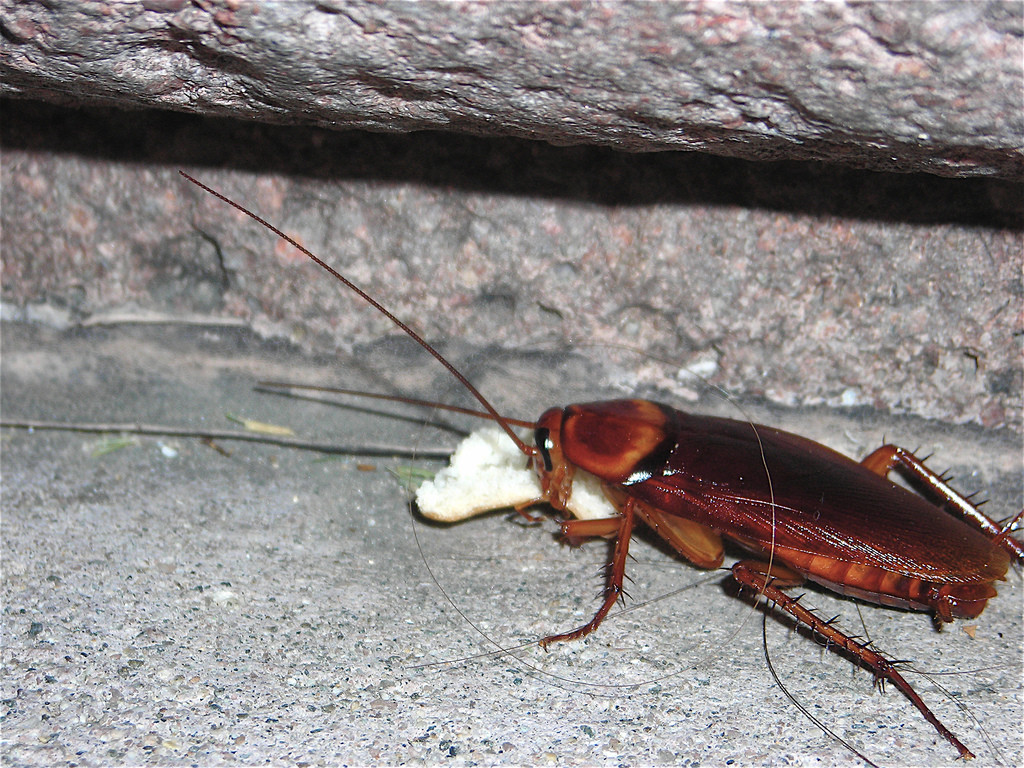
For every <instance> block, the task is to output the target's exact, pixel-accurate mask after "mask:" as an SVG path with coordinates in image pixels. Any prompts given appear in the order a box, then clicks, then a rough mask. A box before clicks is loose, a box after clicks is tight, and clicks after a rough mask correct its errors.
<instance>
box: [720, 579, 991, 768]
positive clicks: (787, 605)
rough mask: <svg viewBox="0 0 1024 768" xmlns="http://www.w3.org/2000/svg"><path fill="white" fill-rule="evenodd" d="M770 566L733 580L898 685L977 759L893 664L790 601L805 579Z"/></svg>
mask: <svg viewBox="0 0 1024 768" xmlns="http://www.w3.org/2000/svg"><path fill="white" fill-rule="evenodd" d="M767 571H768V564H767V563H761V562H757V561H755V560H741V561H739V562H738V563H736V564H735V565H734V566H733V567H732V576H733V578H734V579H736V581H738V582H739V583H740V584H742V585H743V586H746V587H749V588H750V589H753V590H756V591H757V592H758V594H762V595H764V596H765V598H766V599H767V600H768V601H769V602H772V603H775V605H776V606H778V607H779V608H781V609H782V610H784V611H786V613H788V614H790V615H791V616H793V617H794V618H796V620H797V621H799V622H800V623H802V624H805V625H807V626H808V627H810V629H811V630H812V631H813V632H815V633H816V634H818V635H820V636H821V637H823V638H825V640H826V641H827V642H828V643H831V644H832V645H836V646H839V647H840V648H842V649H843V650H845V651H846V652H847V653H849V654H851V655H852V656H855V657H856V658H858V659H860V661H861V662H862V663H863V664H864V665H865V666H866V667H868V668H869V669H870V670H871V671H872V672H874V674H875V676H876V677H878V678H880V679H885V680H888V681H889V682H891V683H892V684H893V685H895V686H896V687H897V688H898V689H899V690H900V692H901V693H902V694H903V695H904V696H906V697H907V698H908V699H910V701H911V702H912V703H913V705H914V706H915V707H917V708H918V710H920V712H921V714H922V715H924V719H925V720H927V721H928V722H929V723H931V724H932V725H933V726H935V729H936V730H937V731H938V732H939V733H941V734H942V736H943V737H944V738H945V739H946V740H947V741H949V743H950V744H952V745H953V746H954V747H956V748H957V750H959V752H960V756H961V757H974V755H973V754H972V753H971V751H970V750H969V749H968V748H967V747H965V746H964V745H963V744H962V743H961V742H960V740H959V739H958V738H957V737H956V736H954V735H953V733H952V732H951V731H950V730H949V729H948V728H946V726H944V725H943V724H942V723H941V722H939V719H938V718H937V717H936V716H935V715H934V714H933V713H932V711H931V710H930V709H928V706H927V705H926V704H925V703H924V701H923V700H922V699H921V697H920V696H919V695H918V694H917V691H915V690H914V689H913V688H912V687H911V686H910V683H908V682H907V681H906V680H905V679H904V677H903V676H902V675H901V674H900V673H899V672H898V671H897V670H896V667H895V665H894V664H893V662H891V661H889V659H887V658H885V657H884V656H882V654H880V653H878V652H877V651H875V650H873V649H872V648H870V647H869V646H867V645H865V644H864V643H860V642H858V641H856V640H854V639H853V638H852V637H850V636H848V635H845V634H843V632H841V631H840V630H839V629H837V628H836V627H835V626H834V625H833V624H832V622H831V621H826V620H824V619H822V618H821V617H820V616H818V615H816V614H815V613H814V612H813V611H811V610H810V609H808V608H805V607H804V606H803V605H801V604H800V601H799V600H798V599H797V598H794V597H790V596H789V595H787V594H786V593H785V592H783V591H782V587H784V586H795V585H796V584H799V583H800V582H801V581H802V577H801V576H800V575H799V574H797V573H794V572H793V571H790V570H789V569H788V568H781V567H780V566H778V565H772V566H771V572H772V575H771V576H768V575H766V574H767Z"/></svg>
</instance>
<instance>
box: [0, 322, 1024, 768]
mask: <svg viewBox="0 0 1024 768" xmlns="http://www.w3.org/2000/svg"><path fill="white" fill-rule="evenodd" d="M2 341H3V360H2V375H3V378H2V384H3V387H2V397H3V400H2V409H3V416H4V418H5V419H13V418H16V417H34V418H46V419H54V420H78V421H97V420H106V421H130V420H138V421H145V422H149V423H165V424H177V425H183V424H191V425H212V426H223V427H225V428H230V427H231V426H232V425H231V424H229V423H227V422H226V421H225V420H224V419H223V414H224V413H226V412H231V413H237V414H240V415H244V416H246V417H249V418H256V419H262V420H265V421H271V422H276V423H282V424H288V425H290V426H292V427H294V428H295V429H296V430H298V431H299V432H300V434H303V435H308V436H311V437H316V438H319V439H325V440H334V441H337V442H346V443H348V442H357V441H360V440H367V439H372V440H373V441H375V442H376V441H394V442H398V443H404V444H415V443H417V442H419V443H421V444H436V443H441V442H443V443H445V444H452V443H454V441H455V438H453V437H452V436H444V435H440V436H438V435H435V434H425V432H424V429H423V428H422V427H420V426H418V425H417V424H416V423H414V422H413V423H410V422H403V421H397V420H394V419H388V418H384V417H382V416H380V415H378V414H376V413H373V412H372V411H373V410H375V409H376V406H375V407H374V408H371V409H367V410H363V411H353V410H344V411H343V410H339V409H333V408H327V407H324V406H319V405H315V404H311V403H308V402H301V401H292V400H287V399H284V398H279V397H271V396H268V395H261V394H258V393H255V392H253V391H252V382H253V381H254V380H255V379H256V378H259V377H283V378H288V379H291V380H305V381H317V382H327V381H330V382H334V383H343V382H348V383H352V384H355V385H356V386H365V387H369V388H375V389H380V388H381V380H380V378H379V376H381V375H394V372H395V371H396V370H401V371H402V372H403V378H402V382H403V386H405V385H406V383H408V386H409V388H410V389H413V390H417V389H420V388H421V385H422V384H423V383H424V382H428V381H431V380H433V379H434V378H436V376H435V371H434V369H433V368H432V367H431V366H432V364H431V363H430V362H429V361H423V360H422V359H421V358H420V357H411V356H410V355H411V353H410V352H409V349H408V347H407V346H405V345H398V346H397V347H396V348H394V349H375V350H372V351H369V352H368V353H367V354H366V355H365V356H364V357H363V358H362V360H361V361H360V363H359V364H358V365H357V366H353V365H347V364H344V363H343V362H336V361H325V360H310V359H307V358H303V357H299V356H297V355H295V354H293V353H292V352H290V351H288V350H282V349H280V348H271V347H267V346H261V345H260V344H259V343H257V342H256V341H255V340H253V339H252V338H251V337H250V336H248V335H246V334H244V333H242V332H239V331H231V330H223V329H221V330H214V329H204V328H195V327H191V328H178V327H150V328H137V327H129V328H109V329H90V330H72V331H67V332H63V333H59V332H55V331H52V330H48V329H46V328H42V327H38V326H27V325H21V324H10V323H8V324H5V325H4V327H3V339H2ZM550 363H551V361H550V359H539V358H527V357H524V358H522V359H511V358H508V357H506V358H505V359H503V360H502V361H501V366H500V367H499V368H498V369H496V370H495V369H491V370H489V371H486V373H487V374H488V375H485V376H483V378H482V380H481V382H480V383H481V384H482V386H483V388H484V389H485V391H488V392H493V393H496V395H497V399H499V401H501V402H509V401H512V400H515V397H514V396H515V395H518V396H519V399H520V401H521V402H525V403H532V407H536V404H537V397H536V396H531V395H527V394H524V393H523V392H522V390H523V389H524V387H523V382H524V381H530V380H544V379H545V377H550V376H553V377H556V378H557V377H560V376H564V377H565V381H566V382H570V381H573V380H574V377H576V376H578V375H579V374H580V371H579V370H577V369H575V368H574V367H573V363H572V362H571V361H570V362H568V363H566V364H565V365H564V366H561V367H554V366H552V365H551V364H550ZM531 366H532V367H531ZM577 394H578V393H577V392H576V391H573V390H571V389H570V388H569V386H568V384H567V385H566V386H565V387H564V388H563V389H562V390H561V391H560V392H559V399H562V398H573V397H575V396H576V395H577ZM531 397H532V400H531ZM503 398H508V399H503ZM544 404H545V405H547V404H549V401H548V400H545V402H544ZM364 406H365V404H364ZM385 408H386V409H387V408H390V406H385ZM752 412H753V414H754V416H755V417H756V418H757V419H759V420H763V421H767V422H771V423H775V424H777V425H779V426H782V427H784V428H788V429H792V430H794V431H800V432H803V433H805V434H808V435H809V436H811V437H815V438H816V439H820V440H825V441H827V442H829V443H830V444H831V445H833V446H834V447H837V448H839V449H840V450H843V451H844V452H847V453H850V454H853V455H860V454H863V453H865V452H866V451H868V450H870V448H872V447H874V446H876V445H877V444H878V443H879V442H880V440H881V439H882V438H883V436H885V437H886V438H888V439H890V440H894V441H898V442H902V443H904V444H907V445H908V446H909V447H911V448H916V447H917V446H919V445H920V446H923V447H924V448H925V449H926V450H934V451H935V453H936V457H935V459H934V460H933V463H935V464H936V465H937V466H939V467H940V468H941V467H943V466H946V465H951V466H953V467H954V470H955V471H956V474H958V475H959V476H960V477H961V484H962V485H963V486H965V487H968V489H970V490H973V489H982V490H983V491H984V492H985V494H987V495H988V496H990V497H991V499H992V502H991V504H990V505H989V507H988V509H989V510H991V511H992V514H994V515H1004V514H1007V513H1011V512H1013V511H1014V510H1015V509H1018V508H1019V505H1020V503H1021V487H1020V445H1019V440H1018V439H1017V438H1015V437H1010V436H1007V435H1006V434H1005V433H998V432H997V433H991V432H984V431H981V430H979V429H972V428H963V429H954V428H950V427H947V426H942V425H939V426H936V425H934V424H930V423H928V422H924V421H921V420H912V419H902V420H896V421H892V420H885V421H882V420H880V419H878V418H877V417H869V416H865V414H864V413H859V414H854V413H850V414H848V415H843V414H842V413H838V414H837V413H834V412H826V411H789V412H784V411H774V412H769V411H764V410H760V409H757V408H754V409H752ZM520 413H521V415H529V412H528V411H521V412H520ZM101 445H102V443H101V439H100V438H99V437H97V436H92V435H82V434H73V433H42V432H36V433H27V432H24V431H17V430H4V432H3V442H2V449H3V452H2V470H3V498H2V502H3V572H4V576H3V585H2V601H3V614H2V624H0V629H2V633H3V643H2V645H3V649H2V654H3V655H2V662H3V673H2V682H0V698H2V700H3V701H2V705H3V735H2V738H3V758H4V762H5V764H7V765H12V766H22V765H24V766H42V765H47V766H52V765H110V764H140V763H145V764H160V765H218V764H227V763H232V764H266V763H272V764H286V763H299V764H319V763H331V764H337V765H342V764H347V765H368V764H371V763H374V764H380V763H383V764H407V763H412V764H427V765H435V764H445V765H456V766H457V765H503V764H509V765H521V764H553V765H554V764H562V765H654V764H665V765H697V764H698V763H699V764H703V765H723V764H739V765H752V764H771V765H794V764H796V765H837V764H857V763H858V761H857V760H856V758H854V757H853V756H852V755H851V754H850V753H848V752H846V751H844V750H843V748H842V747H840V746H838V745H837V744H836V743H834V742H833V741H831V740H829V739H827V738H826V737H824V736H823V735H822V734H821V733H820V732H819V731H818V730H817V728H815V727H814V726H813V725H812V724H811V723H810V722H808V720H807V719H806V718H805V717H804V716H802V715H801V714H800V713H799V712H798V711H797V710H796V709H795V708H794V707H793V706H792V705H791V704H790V703H789V702H788V701H787V700H786V699H785V698H784V697H783V696H782V694H781V693H780V691H779V690H778V687H777V686H776V685H775V684H774V683H773V681H772V679H771V677H770V675H769V674H768V671H767V670H766V668H765V663H764V659H763V655H762V654H763V652H762V648H761V617H760V614H759V613H757V612H753V611H751V609H750V607H749V606H748V604H747V603H745V602H743V601H742V600H740V599H737V598H735V597H733V596H731V595H730V594H728V590H727V588H725V587H723V584H724V583H726V582H725V579H724V574H721V573H712V574H707V573H705V572H701V571H699V570H697V569H695V568H692V567H690V566H687V565H686V564H683V563H680V562H679V561H678V560H676V559H674V558H673V557H671V556H670V555H669V554H667V553H666V552H664V551H663V550H662V549H661V548H659V547H658V546H657V545H655V544H653V543H652V542H651V541H649V540H639V541H637V542H636V544H635V545H634V547H633V550H632V553H633V555H634V557H635V562H632V563H631V564H630V574H631V575H632V577H633V579H634V581H633V583H632V584H631V586H630V592H631V594H632V597H633V599H632V600H631V601H630V602H629V603H628V607H629V608H630V609H631V610H630V611H629V612H622V611H618V610H616V611H614V612H613V617H612V618H611V619H609V621H607V622H606V624H605V625H604V626H603V627H602V628H601V630H600V631H599V632H598V633H597V634H596V635H595V636H593V637H591V638H589V639H588V640H586V641H584V642H579V643H575V644H573V645H568V646H564V647H557V648H554V649H552V651H551V652H549V653H544V652H543V651H541V650H539V649H538V648H537V647H536V645H535V644H532V642H531V641H535V640H536V639H537V638H538V637H541V636H543V635H545V634H547V633H550V632H552V631H556V630H563V629H566V628H569V627H570V626H573V625H574V624H576V623H577V622H580V621H581V620H583V619H584V618H585V617H588V616H589V615H590V614H591V612H592V611H593V610H594V608H595V607H596V598H595V596H596V594H597V591H598V589H599V585H600V581H599V577H598V575H597V567H598V565H599V564H600V563H601V562H602V561H603V558H604V556H605V548H604V547H603V546H601V545H595V544H590V545H588V546H586V547H585V548H584V549H583V550H581V551H571V550H569V549H567V548H565V547H560V546H559V545H558V543H557V542H556V541H555V540H554V538H553V536H552V533H553V531H554V526H553V525H552V524H548V525H546V526H544V527H532V528H531V527H524V526H522V525H520V524H518V523H516V522H514V521H511V520H509V519H507V518H506V517H505V516H503V515H500V514H499V515H494V516H491V517H488V518H483V519H479V520H474V521H469V522H467V523H464V524H461V525H457V526H452V527H432V526H428V525H425V524H423V523H421V522H418V521H416V520H414V519H413V518H412V516H411V515H410V513H409V511H408V509H407V506H406V501H405V495H404V492H403V490H402V489H401V488H400V487H399V486H398V484H397V483H396V482H395V480H394V479H393V478H392V476H391V474H389V472H387V471H386V469H387V468H389V467H392V468H393V467H395V466H397V465H410V464H412V463H417V464H419V462H413V461H412V460H410V459H408V458H398V459H380V458H366V457H348V458H342V459H333V460H322V458H321V457H319V456H318V455H316V454H310V453H305V452H300V451H294V450H286V449H282V448H276V447H269V446H261V445H251V444H228V443H224V444H223V447H225V448H229V449H230V450H231V455H230V456H225V455H222V454H221V453H218V452H216V451H215V450H213V449H211V448H209V447H207V446H205V445H203V444H201V443H199V442H198V441H193V440H188V439H166V438H165V439H159V438H137V439H136V440H135V441H134V443H133V444H132V445H130V446H127V447H124V448H122V449H120V450H116V451H113V452H110V453H106V454H101V453H100V452H99V451H98V448H100V447H101ZM361 465H365V466H361ZM424 466H426V467H430V466H436V463H435V464H434V465H432V464H430V463H429V462H427V463H425V464H424ZM972 471H974V472H975V473H974V474H972ZM435 580H436V581H435ZM442 589H443V590H444V591H443V592H442ZM673 590H679V591H678V592H676V593H672V591H673ZM1000 592H1001V594H1000V596H999V598H998V599H996V600H994V601H993V602H992V604H991V605H990V606H989V608H988V610H986V612H985V613H984V614H983V615H982V616H981V617H980V619H979V620H978V621H976V622H971V624H973V625H975V626H976V630H975V633H974V636H973V637H971V636H969V635H968V633H967V632H966V631H965V627H963V626H961V625H954V626H952V627H948V628H946V629H945V630H944V631H942V632H936V631H934V630H933V628H932V625H931V623H930V621H929V619H928V618H927V617H926V616H924V615H918V614H909V613H902V612H899V611H892V610H884V609H876V608H872V607H865V606H861V607H860V608H859V609H858V607H856V605H855V604H854V603H853V602H851V601H847V600H838V599H836V598H833V597H832V596H830V595H828V594H827V593H824V592H820V591H816V590H810V594H809V596H808V598H807V601H808V602H809V603H810V604H812V605H814V606H818V607H820V609H821V610H822V611H823V612H824V613H826V614H828V615H832V614H835V613H839V614H841V616H842V623H843V625H844V626H846V627H849V628H855V631H857V632H858V633H863V630H861V629H860V621H861V619H860V618H859V616H858V610H859V611H860V612H861V613H862V614H863V621H864V624H865V626H866V628H867V632H868V633H869V634H870V636H871V637H872V639H874V640H875V642H876V643H877V645H878V646H879V647H880V648H881V649H883V650H885V651H887V652H889V653H890V654H893V655H895V656H896V657H899V658H904V659H910V660H912V661H913V664H914V666H915V667H916V668H920V669H923V670H926V671H927V672H929V673H931V674H932V675H933V677H931V678H926V677H923V676H919V675H913V676H912V678H911V679H912V682H913V684H915V685H916V686H918V687H919V690H920V691H921V693H922V694H923V695H924V697H925V699H926V700H927V701H928V702H929V703H930V704H931V705H933V706H934V708H935V709H936V711H937V712H938V713H939V715H940V717H941V718H942V719H943V720H944V721H945V722H946V723H947V724H948V725H949V726H950V727H951V728H952V729H953V730H954V731H955V732H957V733H958V734H959V735H960V736H961V737H962V738H963V740H964V741H965V742H966V743H967V744H968V745H969V746H971V747H972V748H974V749H975V750H976V751H977V752H978V754H979V756H980V760H979V761H978V764H980V765H989V764H998V763H1000V762H1002V763H1003V764H1006V765H1011V764H1017V763H1018V762H1019V760H1020V756H1021V750H1022V743H1021V730H1020V722H1021V717H1022V693H1021V682H1020V681H1021V679H1022V677H1021V657H1022V654H1021V651H1022V636H1024V621H1022V618H1021V598H1022V589H1021V580H1020V578H1019V575H1017V574H1011V577H1010V579H1009V581H1008V582H1007V583H1006V584H1004V585H1001V586H1000ZM445 594H447V595H448V597H449V598H450V602H448V601H446V598H445ZM656 597H663V598H664V599H661V600H658V601H656V602H647V601H649V600H652V599H654V598H656ZM767 626H768V642H769V647H770V648H771V652H772V658H773V660H774V662H775V665H776V667H777V669H778V672H779V674H780V676H781V677H782V679H783V680H784V682H785V684H786V686H787V687H788V688H789V689H790V690H791V691H792V692H793V694H794V695H795V696H797V697H798V698H799V699H800V701H801V702H802V703H803V704H804V705H805V706H806V707H807V708H808V709H809V710H810V711H811V712H812V713H813V714H814V715H815V716H817V717H819V718H821V719H822V720H823V721H824V722H826V723H827V724H828V725H829V726H830V727H831V728H833V729H834V730H836V731H837V732H838V733H839V734H840V735H842V736H843V737H844V738H846V739H847V740H849V741H850V742H851V743H853V744H854V745H856V746H857V748H858V749H860V750H862V751H863V752H864V753H865V754H866V755H868V756H869V757H870V758H871V759H872V760H874V761H875V762H877V763H878V764H880V765H942V764H952V763H953V762H954V758H955V756H956V755H955V752H954V750H953V749H952V748H951V747H950V746H949V745H948V744H946V743H944V742H942V741H941V740H940V739H939V738H938V737H937V735H936V734H935V733H934V731H933V730H932V728H931V727H930V726H929V725H928V724H927V723H925V722H924V721H923V720H922V718H921V717H920V716H918V714H917V713H916V712H915V711H914V710H913V709H912V707H911V706H910V705H909V704H908V703H907V702H906V701H905V700H904V699H903V698H902V697H901V696H900V695H899V694H897V693H896V692H894V691H892V690H891V689H887V690H886V692H885V694H884V695H880V694H879V693H878V692H877V691H875V690H873V687H872V680H871V676H870V675H869V674H868V673H866V672H863V671H855V670H854V668H853V667H852V666H851V665H850V664H849V663H848V662H846V661H845V660H843V659H841V658H838V657H836V656H835V655H834V654H831V653H822V652H820V651H819V649H818V648H817V646H815V645H814V643H813V642H811V641H810V640H809V639H807V638H806V637H802V636H800V635H798V634H796V633H793V632H791V631H790V630H789V629H788V628H787V627H786V626H784V625H783V624H781V623H778V622H775V621H769V622H768V625H767ZM496 645H500V646H503V647H517V648H518V649H517V650H515V651H514V652H511V653H509V654H508V655H503V656H499V655H486V654H489V653H490V652H491V651H493V650H494V649H495V646H496ZM453 659H456V660H457V659H463V660H464V661H462V662H457V663H445V662H447V661H448V660H453ZM467 659H468V660H467ZM940 673H941V674H942V676H941V677H936V676H934V675H938V674H940ZM634 684H638V685H636V686H635V687H634ZM936 685H941V686H942V687H943V688H945V689H946V690H948V691H950V692H951V693H952V694H954V695H955V696H956V701H950V700H949V699H947V698H946V697H945V696H944V694H943V693H942V692H941V691H940V690H937V689H936ZM961 704H962V705H963V706H965V707H966V708H967V709H966V711H960V710H959V709H958V707H959V706H960V705H961ZM975 718H976V720H975Z"/></svg>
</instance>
